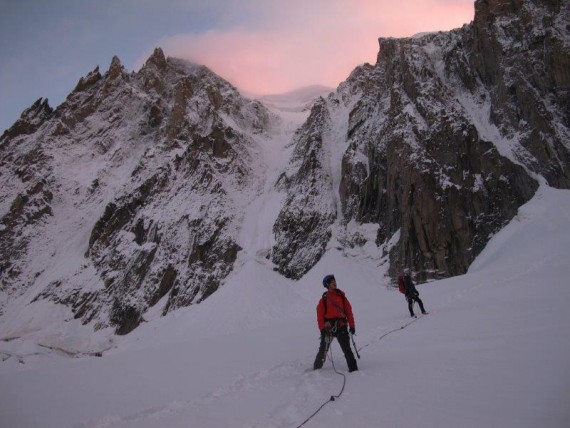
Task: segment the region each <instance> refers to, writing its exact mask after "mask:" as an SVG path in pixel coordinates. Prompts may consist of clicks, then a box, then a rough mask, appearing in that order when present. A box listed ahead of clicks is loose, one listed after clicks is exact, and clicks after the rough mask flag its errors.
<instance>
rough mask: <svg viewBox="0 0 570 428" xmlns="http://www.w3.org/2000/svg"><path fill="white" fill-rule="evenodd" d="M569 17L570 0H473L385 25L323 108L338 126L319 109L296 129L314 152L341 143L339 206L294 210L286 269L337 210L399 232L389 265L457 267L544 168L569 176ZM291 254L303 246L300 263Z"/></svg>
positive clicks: (278, 256) (305, 154) (388, 232)
mask: <svg viewBox="0 0 570 428" xmlns="http://www.w3.org/2000/svg"><path fill="white" fill-rule="evenodd" d="M569 18H570V10H569V5H568V3H567V2H560V1H518V2H512V1H477V2H476V16H475V20H474V22H473V23H471V24H470V25H465V26H464V27H463V28H461V29H458V30H455V31H451V32H449V33H437V34H429V35H424V36H418V37H414V38H407V39H380V52H379V54H378V60H377V63H376V64H375V65H374V66H370V65H365V66H362V67H360V68H359V69H357V70H355V71H354V72H353V73H352V75H351V76H350V77H349V79H348V80H347V81H346V82H344V83H343V84H342V85H341V86H340V87H339V89H338V90H337V92H336V93H335V94H332V95H331V96H330V97H329V98H328V99H327V100H326V101H324V103H323V104H322V105H321V106H319V108H318V117H323V118H327V117H330V116H331V114H332V112H334V111H337V110H339V108H341V109H342V108H343V107H344V109H345V110H346V111H347V113H346V114H345V118H344V117H343V118H340V120H343V121H344V120H346V121H347V126H346V132H345V134H344V135H343V136H342V138H339V137H338V135H337V136H336V137H335V136H332V137H331V136H330V126H329V124H327V121H326V120H321V121H319V122H317V121H315V120H314V121H313V122H312V123H314V124H315V125H314V126H313V127H312V128H311V130H310V140H311V141H312V142H314V143H313V144H312V145H308V144H307V143H306V140H307V138H308V137H305V139H299V141H298V143H297V148H296V150H297V152H301V153H302V155H301V158H303V159H305V160H306V161H307V160H308V159H312V158H315V154H318V153H322V152H323V151H326V150H329V151H331V148H330V147H331V146H332V147H335V146H336V147H343V149H342V150H343V153H344V154H343V157H342V162H341V165H340V166H339V167H337V168H340V171H337V173H336V174H337V175H340V183H338V195H339V198H340V202H341V206H342V209H341V214H340V215H338V216H335V215H334V211H332V213H333V214H332V215H323V216H321V217H317V216H315V215H312V216H308V217H307V218H306V221H304V222H302V224H298V225H296V226H295V225H292V223H293V222H288V223H286V227H285V228H283V229H282V231H281V237H282V241H283V242H285V243H286V244H283V245H281V248H282V249H283V250H281V249H280V248H278V251H275V252H274V260H275V261H276V263H277V264H278V265H279V266H281V263H284V264H285V265H286V267H281V271H282V272H283V273H284V274H286V275H291V276H293V277H298V276H300V275H302V274H303V273H304V272H305V271H306V270H307V269H308V268H310V267H311V266H312V264H311V263H310V262H308V261H307V259H306V258H304V257H302V254H303V251H305V248H306V247H303V250H295V245H294V243H295V242H296V241H297V240H298V238H297V236H299V235H303V236H309V235H310V232H311V231H314V230H316V229H317V228H318V229H319V230H322V231H324V233H325V235H324V236H325V240H326V233H329V234H330V230H331V228H332V226H333V222H334V221H335V218H336V219H337V220H338V221H339V222H340V223H341V224H348V223H349V222H350V221H354V220H355V221H356V222H358V223H374V224H378V225H379V228H378V234H377V244H378V245H386V244H387V243H388V242H389V241H390V239H391V238H392V237H394V236H399V240H398V241H397V244H396V245H395V246H393V247H391V248H387V251H389V252H390V260H391V272H392V274H396V273H397V272H398V271H399V269H400V268H401V267H402V266H404V265H405V266H408V267H411V268H412V269H413V270H414V271H415V272H416V276H417V277H418V279H422V280H425V279H427V278H433V277H442V276H449V275H456V274H461V273H464V272H466V270H467V268H468V267H469V265H470V263H471V262H472V261H473V259H474V258H475V256H477V254H478V253H479V252H480V251H481V250H482V249H483V247H484V246H485V244H486V243H487V241H488V240H489V237H490V236H492V234H493V233H495V232H496V231H497V230H499V229H500V228H501V227H502V226H503V225H504V224H505V223H506V222H508V221H509V220H510V219H511V218H512V217H513V216H514V215H515V214H516V212H517V208H518V207H519V206H520V205H521V204H522V203H524V202H525V201H527V200H528V199H529V198H530V197H531V196H532V195H533V194H534V191H535V190H536V188H537V185H538V183H537V175H541V176H542V177H544V178H545V179H546V180H547V182H548V183H549V184H550V185H551V186H555V187H564V188H568V187H569V185H570V183H569V181H568V178H569V176H570V175H569V174H570V170H569V166H570V163H569V162H568V161H569V158H568V156H569V153H570V152H569V145H568V141H570V139H569V138H568V137H569V129H570V109H569V108H568V102H569V100H570V97H569V89H570V84H569V81H568V79H569V78H570V72H569V71H568V70H570V68H568V67H567V65H568V61H569V58H570V56H569V55H570V49H569V40H570V38H569V34H570V28H569V26H568V22H570V19H569ZM313 116H315V115H312V117H313ZM337 117H338V116H337ZM309 121H311V119H309ZM327 135H328V136H327ZM317 143H318V144H317ZM345 146H346V149H344V147H345ZM323 147H324V149H323ZM327 147H328V148H327ZM316 159H318V158H316ZM317 164H318V165H325V167H323V168H321V171H324V172H325V173H323V174H320V175H319V174H316V173H314V172H313V173H311V174H310V176H311V177H312V183H313V184H312V186H313V187H320V188H321V189H330V188H333V192H334V191H335V190H337V189H335V187H336V186H335V185H334V183H333V180H332V179H331V174H329V173H327V170H328V169H327V168H328V167H327V166H326V165H327V164H328V162H327V161H323V160H319V161H318V162H316V161H315V162H313V163H312V164H311V165H317ZM332 175H334V173H333V174H332ZM315 183H317V184H315ZM304 194H307V193H304ZM297 198H298V199H301V197H300V196H297ZM297 206H305V205H300V204H297ZM308 210H309V211H314V212H318V213H321V214H322V213H325V212H326V211H323V210H321V209H311V206H310V203H309V205H308ZM290 211H291V209H290V208H286V209H285V210H284V213H285V215H284V217H286V216H287V213H288V212H290ZM329 211H330V210H329ZM306 212H307V210H305V211H304V212H303V214H304V215H307V214H306ZM317 218H318V220H317ZM308 224H313V225H315V226H314V228H310V230H309V231H308V230H305V229H307V228H308V227H309V226H307V225H308ZM284 235H288V238H287V239H285V238H284V237H283V236H284ZM321 236H323V235H322V234H321ZM313 242H315V243H314V244H313V247H315V248H317V247H318V248H322V244H321V243H318V241H313ZM290 244H293V245H290ZM278 245H279V244H278ZM316 253H317V252H315V254H316ZM295 258H299V259H303V260H304V262H299V263H296V264H295V266H296V267H297V269H296V270H295V269H292V268H291V265H290V264H289V263H288V262H289V261H290V260H295Z"/></svg>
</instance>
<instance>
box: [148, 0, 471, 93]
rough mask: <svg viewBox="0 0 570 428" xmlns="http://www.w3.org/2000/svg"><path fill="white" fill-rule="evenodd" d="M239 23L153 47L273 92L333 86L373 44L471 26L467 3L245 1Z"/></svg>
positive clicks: (371, 56) (370, 57)
mask: <svg viewBox="0 0 570 428" xmlns="http://www.w3.org/2000/svg"><path fill="white" fill-rule="evenodd" d="M245 3H247V7H249V8H250V9H251V11H252V14H253V15H254V16H253V17H250V20H249V22H247V24H245V23H244V25H243V27H241V28H240V27H238V26H234V27H233V28H232V29H229V30H219V29H213V30H211V31H208V32H206V33H203V34H200V35H193V34H179V35H175V36H172V37H167V38H164V39H162V40H161V41H160V42H159V45H160V46H161V47H162V48H163V49H164V51H165V53H166V55H168V56H174V57H179V58H185V59H188V60H191V61H194V62H197V63H200V64H204V65H206V66H208V67H210V68H211V69H212V70H214V71H215V72H216V73H218V74H219V75H220V76H222V77H224V78H225V79H227V80H229V81H230V82H231V83H233V84H234V85H236V86H237V87H238V88H240V89H243V90H245V91H248V92H250V93H255V94H267V93H280V92H285V91H288V90H291V89H296V88H299V87H302V86H307V85H312V84H322V85H326V86H331V87H336V86H337V85H338V84H339V83H340V82H342V81H343V80H345V79H346V78H347V77H348V75H349V74H350V72H351V71H352V70H353V69H354V68H355V67H356V66H358V65H359V64H362V63H365V62H368V63H372V64H373V63H374V62H375V61H376V55H377V53H378V37H407V36H412V35H414V34H416V33H419V32H427V31H446V30H450V29H453V28H458V27H461V26H462V25H463V24H466V23H469V22H471V21H472V20H473V14H474V7H473V5H474V1H473V0H400V1H397V0H396V1H394V0H353V1H348V0H288V1H286V2H285V1H279V2H277V1H268V0H250V1H248V2H245Z"/></svg>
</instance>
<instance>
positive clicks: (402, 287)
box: [398, 275, 406, 294]
mask: <svg viewBox="0 0 570 428" xmlns="http://www.w3.org/2000/svg"><path fill="white" fill-rule="evenodd" d="M398 290H400V293H402V294H406V285H405V284H404V275H400V276H398Z"/></svg>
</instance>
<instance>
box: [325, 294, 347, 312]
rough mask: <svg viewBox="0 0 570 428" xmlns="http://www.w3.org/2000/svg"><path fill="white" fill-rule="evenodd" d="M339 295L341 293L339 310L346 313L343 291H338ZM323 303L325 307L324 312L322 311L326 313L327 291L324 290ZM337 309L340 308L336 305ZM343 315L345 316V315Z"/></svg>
mask: <svg viewBox="0 0 570 428" xmlns="http://www.w3.org/2000/svg"><path fill="white" fill-rule="evenodd" d="M340 295H341V297H342V311H341V312H342V313H343V314H346V303H345V300H346V296H345V295H344V293H340ZM323 305H324V307H325V312H324V313H325V314H326V313H327V291H325V292H324V293H323ZM335 306H336V305H335ZM337 309H339V310H340V308H338V307H337ZM345 316H346V315H345Z"/></svg>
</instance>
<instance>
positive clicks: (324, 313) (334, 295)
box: [313, 275, 358, 372]
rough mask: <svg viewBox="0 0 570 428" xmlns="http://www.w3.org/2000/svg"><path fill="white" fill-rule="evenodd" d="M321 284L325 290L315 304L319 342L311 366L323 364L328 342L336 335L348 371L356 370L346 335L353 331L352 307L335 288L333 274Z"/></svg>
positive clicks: (317, 367)
mask: <svg viewBox="0 0 570 428" xmlns="http://www.w3.org/2000/svg"><path fill="white" fill-rule="evenodd" d="M323 286H324V287H325V288H326V289H327V291H326V292H324V293H323V297H322V298H321V300H319V304H318V305H317V323H318V325H319V330H320V331H321V343H320V346H319V352H318V353H317V357H316V358H315V364H314V366H313V367H314V369H315V370H317V369H320V368H321V367H322V366H323V364H324V362H325V360H326V358H327V351H328V349H329V347H330V344H331V342H332V340H333V338H335V337H336V339H337V340H338V343H339V345H340V347H341V349H342V352H343V353H344V356H345V358H346V363H347V364H348V371H349V372H353V371H355V370H358V366H357V365H356V359H355V358H354V354H353V353H352V349H351V348H350V337H349V336H348V333H349V331H350V334H354V333H355V325H354V316H353V315H352V307H351V306H350V302H349V301H348V299H347V298H346V296H345V295H344V292H343V291H341V290H339V289H338V288H336V280H335V278H334V275H327V276H325V277H324V278H323ZM348 327H350V330H348Z"/></svg>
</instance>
